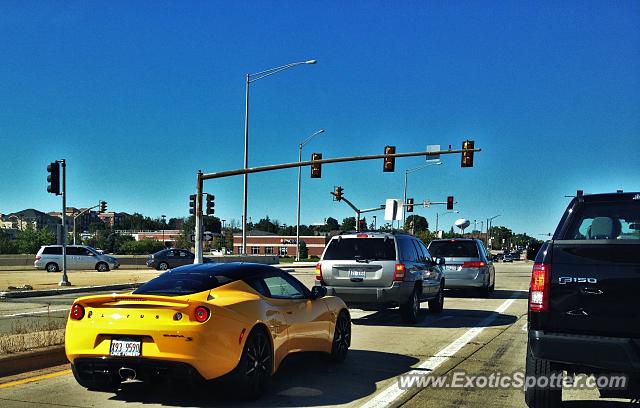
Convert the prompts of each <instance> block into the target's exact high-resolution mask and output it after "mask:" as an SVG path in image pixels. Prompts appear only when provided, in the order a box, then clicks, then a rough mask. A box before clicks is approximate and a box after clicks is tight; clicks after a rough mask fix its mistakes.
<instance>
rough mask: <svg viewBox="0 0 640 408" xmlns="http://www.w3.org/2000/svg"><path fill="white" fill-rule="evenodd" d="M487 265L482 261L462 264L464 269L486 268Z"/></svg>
mask: <svg viewBox="0 0 640 408" xmlns="http://www.w3.org/2000/svg"><path fill="white" fill-rule="evenodd" d="M485 265H486V264H485V263H484V262H482V261H479V262H478V261H476V262H465V263H463V264H462V267H463V268H484V266H485Z"/></svg>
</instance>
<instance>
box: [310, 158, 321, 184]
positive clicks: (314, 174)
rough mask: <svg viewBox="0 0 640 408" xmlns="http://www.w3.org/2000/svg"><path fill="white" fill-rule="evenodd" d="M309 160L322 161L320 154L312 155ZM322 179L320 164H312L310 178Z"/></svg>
mask: <svg viewBox="0 0 640 408" xmlns="http://www.w3.org/2000/svg"><path fill="white" fill-rule="evenodd" d="M311 160H312V161H316V160H322V153H312V154H311ZM320 177H322V164H320V163H313V164H312V165H311V178H320Z"/></svg>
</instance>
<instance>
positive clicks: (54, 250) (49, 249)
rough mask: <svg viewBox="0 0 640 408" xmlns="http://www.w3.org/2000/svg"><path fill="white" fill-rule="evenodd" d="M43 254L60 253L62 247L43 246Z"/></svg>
mask: <svg viewBox="0 0 640 408" xmlns="http://www.w3.org/2000/svg"><path fill="white" fill-rule="evenodd" d="M42 254H43V255H62V247H44V249H43V250H42Z"/></svg>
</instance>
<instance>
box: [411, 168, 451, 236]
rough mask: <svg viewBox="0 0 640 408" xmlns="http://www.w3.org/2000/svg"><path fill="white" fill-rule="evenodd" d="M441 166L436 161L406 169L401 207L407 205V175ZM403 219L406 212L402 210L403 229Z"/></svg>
mask: <svg viewBox="0 0 640 408" xmlns="http://www.w3.org/2000/svg"><path fill="white" fill-rule="evenodd" d="M441 164H442V162H441V161H439V160H438V161H434V162H432V163H427V164H423V165H422V166H418V167H414V168H412V169H406V170H405V171H404V201H403V202H402V205H403V206H404V205H405V204H406V203H407V175H409V173H414V172H416V171H419V170H422V169H425V168H427V167H429V166H434V165H436V166H439V165H441ZM405 218H406V212H405V211H404V210H403V211H402V227H403V228H404V221H405Z"/></svg>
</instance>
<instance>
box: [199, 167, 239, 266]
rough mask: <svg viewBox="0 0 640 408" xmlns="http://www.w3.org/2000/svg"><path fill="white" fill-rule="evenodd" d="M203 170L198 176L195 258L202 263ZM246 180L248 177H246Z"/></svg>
mask: <svg viewBox="0 0 640 408" xmlns="http://www.w3.org/2000/svg"><path fill="white" fill-rule="evenodd" d="M203 180H204V179H203V178H202V171H201V170H198V178H197V181H196V213H195V216H196V231H195V235H196V239H195V241H196V242H195V246H196V248H195V258H194V259H193V263H196V264H201V263H202V261H203V258H202V188H203V183H202V182H203ZM245 181H246V179H245Z"/></svg>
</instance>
